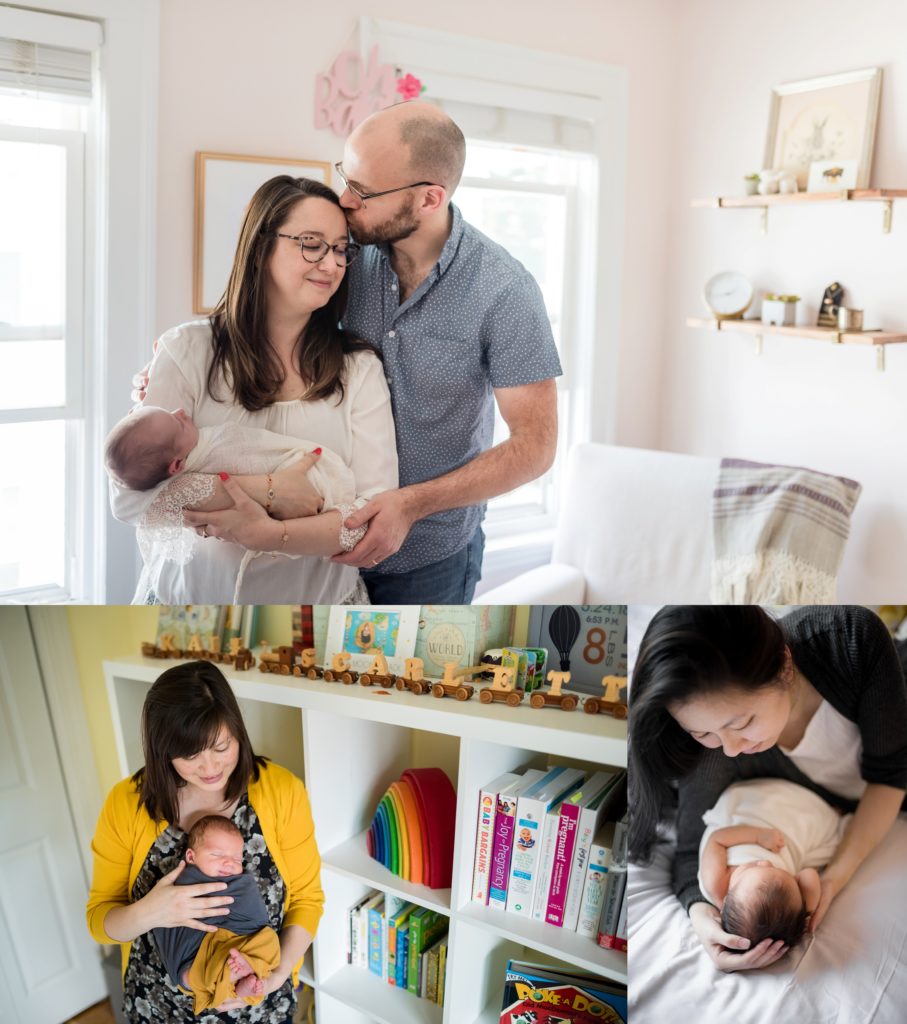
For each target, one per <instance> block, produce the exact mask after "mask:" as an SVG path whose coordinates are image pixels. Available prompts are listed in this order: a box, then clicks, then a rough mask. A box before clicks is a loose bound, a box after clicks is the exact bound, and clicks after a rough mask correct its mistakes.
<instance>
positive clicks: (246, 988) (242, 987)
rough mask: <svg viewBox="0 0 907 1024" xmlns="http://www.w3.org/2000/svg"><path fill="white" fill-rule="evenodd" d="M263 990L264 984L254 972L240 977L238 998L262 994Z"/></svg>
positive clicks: (237, 989)
mask: <svg viewBox="0 0 907 1024" xmlns="http://www.w3.org/2000/svg"><path fill="white" fill-rule="evenodd" d="M263 991H264V985H263V984H262V982H261V978H258V977H256V976H255V975H254V974H247V975H246V977H245V978H240V980H239V981H238V982H237V983H236V997H237V999H248V998H249V996H260V995H261V994H262V992H263Z"/></svg>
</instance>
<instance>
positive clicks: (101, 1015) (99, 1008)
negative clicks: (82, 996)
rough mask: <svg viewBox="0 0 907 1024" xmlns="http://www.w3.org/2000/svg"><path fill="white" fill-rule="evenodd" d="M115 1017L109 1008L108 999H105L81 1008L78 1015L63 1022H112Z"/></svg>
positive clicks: (98, 1023) (91, 1023) (75, 1023)
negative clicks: (86, 1007) (83, 1008)
mask: <svg viewBox="0 0 907 1024" xmlns="http://www.w3.org/2000/svg"><path fill="white" fill-rule="evenodd" d="M114 1021H115V1017H114V1016H113V1010H112V1009H111V1008H110V1000H109V999H105V1000H104V1002H103V1003H95V1004H94V1006H89V1007H88V1009H87V1010H83V1011H82V1013H80V1014H79V1016H78V1017H73V1018H71V1019H70V1020H68V1021H66V1022H65V1024H114Z"/></svg>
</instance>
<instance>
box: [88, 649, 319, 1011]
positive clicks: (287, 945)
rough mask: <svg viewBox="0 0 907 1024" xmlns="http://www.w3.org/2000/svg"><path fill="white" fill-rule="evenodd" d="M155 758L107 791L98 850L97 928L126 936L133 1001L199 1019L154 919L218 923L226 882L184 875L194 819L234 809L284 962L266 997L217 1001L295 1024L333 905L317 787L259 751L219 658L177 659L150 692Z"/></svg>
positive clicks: (122, 939) (146, 736)
mask: <svg viewBox="0 0 907 1024" xmlns="http://www.w3.org/2000/svg"><path fill="white" fill-rule="evenodd" d="M142 745H143V749H144V753H145V767H144V768H141V769H139V771H138V772H136V773H135V775H133V776H132V777H131V778H128V779H124V780H123V781H122V782H119V783H118V784H117V785H116V786H114V787H113V789H112V790H111V792H110V793H109V794H108V797H107V800H106V801H105V803H104V808H103V810H102V811H101V816H100V818H99V819H98V825H97V829H96V830H95V836H94V840H93V841H92V852H93V854H94V874H93V878H92V885H91V892H90V893H89V897H88V907H87V915H88V927H89V930H90V931H91V934H92V935H93V936H94V938H95V939H96V940H97V941H98V942H102V943H114V942H118V943H120V944H121V949H122V953H123V990H124V1010H125V1013H126V1017H127V1019H128V1020H130V1021H135V1022H141V1024H148V1022H153V1021H164V1020H166V1021H170V1022H173V1021H176V1020H187V1021H190V1020H193V1019H194V1017H193V1012H192V997H191V996H188V995H186V994H185V993H183V992H181V991H180V990H179V989H178V988H177V987H176V986H175V985H173V983H172V982H171V981H170V980H169V978H168V977H167V972H166V970H165V968H164V966H163V964H162V963H161V960H160V957H159V956H158V952H157V949H156V947H155V945H154V940H153V938H152V935H151V932H152V929H154V928H173V927H179V926H183V927H190V928H197V929H199V930H201V931H206V932H209V931H210V932H213V931H216V928H215V927H214V926H213V925H210V924H207V923H206V920H205V919H206V918H209V917H216V916H218V915H222V914H223V913H224V912H225V909H226V908H227V907H228V905H229V903H230V902H232V900H230V898H229V897H225V896H222V895H219V893H220V892H222V890H223V889H224V888H226V886H225V885H224V883H222V882H211V883H201V884H198V885H176V884H175V882H176V879H177V878H178V877H179V875H180V874H181V873H182V871H183V868H184V866H185V862H184V860H183V854H184V853H185V849H186V840H187V835H188V832H189V829H190V828H191V827H192V825H193V824H194V823H195V822H196V821H197V820H198V819H199V818H202V817H204V816H205V815H207V814H219V815H222V816H223V817H226V818H230V819H231V820H232V821H233V822H234V823H235V824H236V825H237V826H238V827H239V829H240V831H241V832H242V834H243V839H244V851H243V870H244V871H247V872H251V873H252V874H254V875H255V877H256V878H257V880H258V886H259V889H260V890H261V894H262V897H263V898H264V901H265V905H266V907H267V909H268V916H269V919H270V925H271V927H272V928H273V929H274V930H275V931H276V932H277V933H278V935H279V936H280V964H279V965H278V967H277V969H276V970H275V971H274V973H273V974H272V975H271V976H270V977H269V978H267V979H266V981H265V1000H264V1002H263V1003H261V1004H259V1005H258V1006H256V1007H254V1008H252V1007H246V1005H245V1003H244V1002H243V1001H241V1000H236V1001H231V1002H229V1003H225V1004H222V1005H221V1006H219V1007H218V1010H219V1011H228V1010H229V1011H231V1012H230V1014H229V1017H227V1018H221V1017H218V1016H214V1015H210V1014H209V1015H206V1017H204V1018H202V1020H203V1024H208V1022H211V1024H214V1022H216V1021H218V1020H224V1019H227V1020H235V1021H243V1020H252V1019H253V1018H252V1017H251V1016H249V1014H250V1013H251V1012H252V1011H253V1009H254V1020H255V1021H256V1022H257V1024H289V1022H290V1021H291V1020H292V1017H293V1011H294V1009H295V1006H296V996H295V991H294V989H295V984H296V981H297V976H298V971H299V966H300V964H301V962H302V958H303V956H304V954H305V951H306V950H307V949H308V948H309V946H310V945H311V943H312V939H313V937H314V935H315V929H316V928H317V926H318V921H319V919H320V917H321V913H322V910H323V906H324V893H323V891H322V889H321V879H320V872H321V859H320V857H319V855H318V848H317V846H316V844H315V829H314V825H313V823H312V812H311V809H310V807H309V800H308V796H307V794H306V791H305V787H304V786H303V784H302V782H301V781H300V780H299V779H298V778H296V776H295V775H293V774H292V773H291V772H289V771H287V770H286V769H285V768H281V767H279V766H278V765H275V764H271V763H270V762H268V761H267V759H266V758H263V757H259V756H258V755H256V754H255V753H254V752H253V750H252V745H251V743H250V741H249V736H248V734H247V732H246V728H245V725H244V723H243V720H242V715H241V714H240V710H239V706H238V704H237V703H236V698H235V697H234V695H233V691H232V690H231V689H230V686H229V684H228V683H227V681H226V679H224V677H223V675H222V674H221V672H220V671H219V670H218V669H217V668H216V667H215V666H214V665H212V664H210V663H208V662H191V663H189V664H186V665H177V666H175V667H174V668H171V669H168V670H167V671H166V672H164V673H163V674H162V675H161V676H160V677H159V678H158V680H157V682H155V683H154V685H153V686H152V687H151V689H150V690H149V691H148V696H147V698H146V699H145V705H144V708H143V711H142Z"/></svg>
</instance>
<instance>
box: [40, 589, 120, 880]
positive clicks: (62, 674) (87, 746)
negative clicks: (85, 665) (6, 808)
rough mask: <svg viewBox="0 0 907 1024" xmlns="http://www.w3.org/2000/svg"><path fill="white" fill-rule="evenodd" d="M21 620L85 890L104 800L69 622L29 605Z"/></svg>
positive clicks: (59, 612) (59, 613)
mask: <svg viewBox="0 0 907 1024" xmlns="http://www.w3.org/2000/svg"><path fill="white" fill-rule="evenodd" d="M26 616H27V618H28V624H29V628H30V629H31V635H32V641H33V643H34V647H35V652H36V654H37V656H38V665H39V667H40V670H41V680H42V682H43V683H44V694H45V698H46V700H47V706H48V710H49V712H50V721H51V726H52V728H53V732H54V741H55V742H56V744H57V754H58V758H59V761H60V767H61V769H62V771H63V781H64V784H65V786H66V797H67V802H68V803H69V809H70V813H71V814H72V820H73V824H74V826H75V830H76V836H77V838H78V841H79V856H80V860H81V865H82V874H83V875H84V876H85V886H86V889H87V888H89V887H90V886H91V873H92V869H91V840H92V837H93V836H94V831H95V826H96V824H97V820H98V815H99V814H100V812H101V805H102V803H103V796H102V793H101V784H100V779H99V778H98V774H97V767H96V764H95V756H94V750H93V749H92V745H91V735H90V733H89V731H88V718H87V716H86V714H85V702H84V699H83V697H82V688H81V686H80V685H79V681H78V670H77V667H76V659H75V653H74V651H73V646H72V637H71V635H70V631H69V621H68V619H67V615H66V609H65V608H60V607H56V608H54V607H49V606H42V605H31V606H29V607H27V608H26ZM89 766H90V767H89Z"/></svg>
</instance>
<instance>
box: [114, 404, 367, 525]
mask: <svg viewBox="0 0 907 1024" xmlns="http://www.w3.org/2000/svg"><path fill="white" fill-rule="evenodd" d="M314 447H315V445H314V444H313V443H312V442H311V441H301V440H297V439H296V438H291V437H285V436H284V435H283V434H275V433H274V432H273V431H270V430H262V429H261V428H260V427H246V426H242V425H241V424H239V423H221V424H220V425H218V426H216V427H201V428H199V427H197V426H196V425H195V424H194V423H193V422H192V420H191V418H190V417H189V415H188V414H187V413H185V412H184V411H183V410H182V409H174V410H173V412H167V410H166V409H161V408H159V407H158V406H154V405H148V406H142V407H141V408H138V409H136V410H135V411H133V412H131V413H129V415H128V416H124V417H123V419H121V420H120V422H119V423H117V424H116V426H115V427H114V428H113V430H111V431H110V433H109V434H108V435H107V441H106V444H105V449H104V463H105V465H106V467H107V472H108V473H109V474H110V475H111V476H112V477H113V478H114V479H115V480H117V481H118V482H119V483H121V484H123V486H125V487H128V488H129V489H130V490H133V491H150V490H151V489H152V488H153V487H156V486H157V485H158V484H160V483H163V482H164V481H165V480H167V479H169V478H170V477H172V476H177V475H179V474H180V473H219V472H226V473H231V474H233V473H235V474H241V473H274V472H276V471H277V470H278V469H283V468H284V467H285V466H288V465H290V464H292V463H293V462H297V461H298V460H299V459H301V458H302V457H303V456H304V455H305V454H306V453H307V451H311V450H312V448H314ZM308 478H309V481H310V482H311V484H312V486H313V487H314V488H315V490H316V491H318V493H319V494H320V495H321V496H322V498H324V508H336V507H337V506H338V505H340V504H341V503H344V502H347V503H348V502H352V501H353V500H354V499H355V497H356V482H355V480H354V479H353V474H352V472H351V471H350V469H349V467H348V466H346V464H345V463H344V462H343V460H342V459H341V458H340V456H338V455H336V454H335V453H334V452H332V451H329V450H328V449H325V450H324V451H323V452H322V454H321V458H320V459H319V460H318V462H317V463H316V464H315V465H314V466H313V467H312V468H311V469H310V470H309V472H308Z"/></svg>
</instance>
